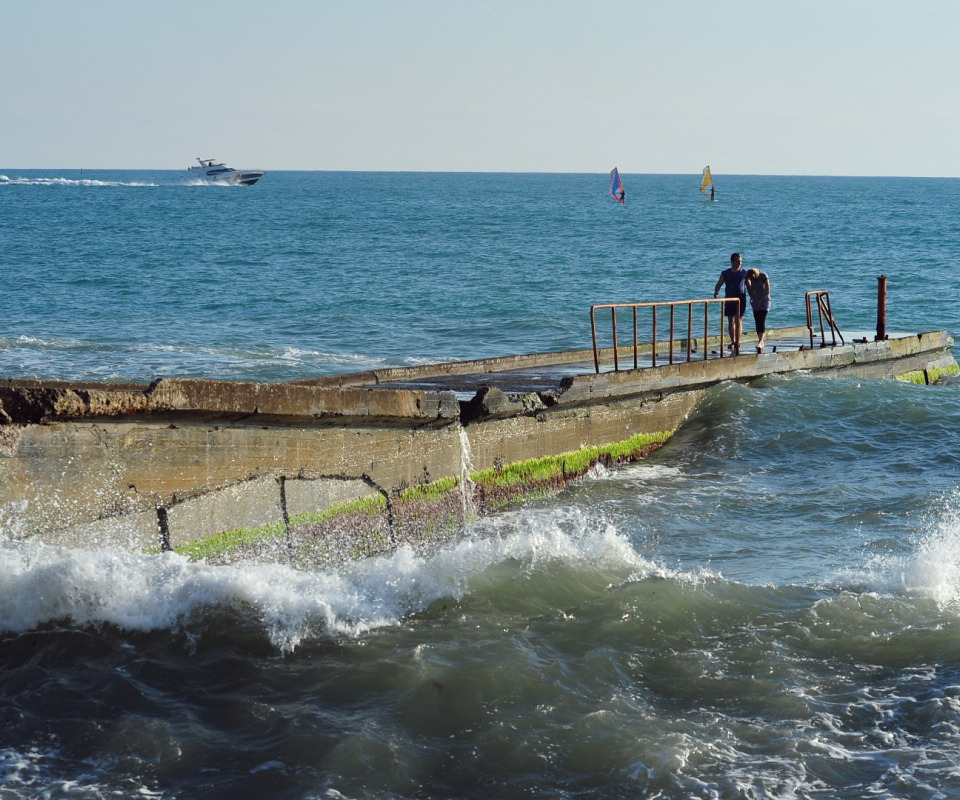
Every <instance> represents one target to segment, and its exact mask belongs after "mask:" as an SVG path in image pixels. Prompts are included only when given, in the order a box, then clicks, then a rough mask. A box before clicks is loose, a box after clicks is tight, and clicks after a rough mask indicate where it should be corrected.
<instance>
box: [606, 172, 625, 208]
mask: <svg viewBox="0 0 960 800" xmlns="http://www.w3.org/2000/svg"><path fill="white" fill-rule="evenodd" d="M610 196H611V197H612V198H613V199H614V200H616V201H617V202H618V203H626V202H627V193H626V191H625V190H624V188H623V181H622V180H620V170H618V169H617V168H616V167H614V168H613V169H612V170H611V171H610Z"/></svg>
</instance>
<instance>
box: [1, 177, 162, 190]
mask: <svg viewBox="0 0 960 800" xmlns="http://www.w3.org/2000/svg"><path fill="white" fill-rule="evenodd" d="M0 186H84V187H90V186H134V187H143V186H148V187H154V186H159V184H157V183H152V182H144V181H98V180H92V179H89V178H10V177H8V176H7V175H0Z"/></svg>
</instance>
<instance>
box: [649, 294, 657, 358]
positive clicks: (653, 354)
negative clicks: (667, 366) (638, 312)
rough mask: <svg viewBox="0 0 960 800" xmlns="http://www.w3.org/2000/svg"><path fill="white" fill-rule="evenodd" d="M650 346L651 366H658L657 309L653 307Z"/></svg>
mask: <svg viewBox="0 0 960 800" xmlns="http://www.w3.org/2000/svg"><path fill="white" fill-rule="evenodd" d="M650 341H651V344H650V366H652V367H655V366H657V307H656V306H654V307H653V332H652V334H651V340H650Z"/></svg>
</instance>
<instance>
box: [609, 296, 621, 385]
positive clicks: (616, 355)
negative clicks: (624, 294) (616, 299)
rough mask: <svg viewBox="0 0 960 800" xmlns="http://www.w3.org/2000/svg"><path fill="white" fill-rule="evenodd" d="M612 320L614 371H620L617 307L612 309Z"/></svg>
mask: <svg viewBox="0 0 960 800" xmlns="http://www.w3.org/2000/svg"><path fill="white" fill-rule="evenodd" d="M610 321H611V322H612V323H613V371H614V372H619V371H620V348H619V347H618V345H617V309H616V307H613V308H611V309H610Z"/></svg>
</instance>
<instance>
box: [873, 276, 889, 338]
mask: <svg viewBox="0 0 960 800" xmlns="http://www.w3.org/2000/svg"><path fill="white" fill-rule="evenodd" d="M886 338H887V276H886V275H881V276H880V277H879V278H877V338H876V339H875V340H874V341H877V342H882V341H884V340H885V339H886Z"/></svg>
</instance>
